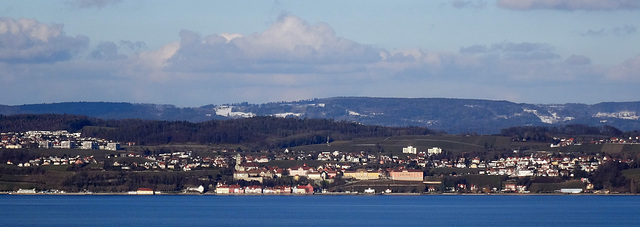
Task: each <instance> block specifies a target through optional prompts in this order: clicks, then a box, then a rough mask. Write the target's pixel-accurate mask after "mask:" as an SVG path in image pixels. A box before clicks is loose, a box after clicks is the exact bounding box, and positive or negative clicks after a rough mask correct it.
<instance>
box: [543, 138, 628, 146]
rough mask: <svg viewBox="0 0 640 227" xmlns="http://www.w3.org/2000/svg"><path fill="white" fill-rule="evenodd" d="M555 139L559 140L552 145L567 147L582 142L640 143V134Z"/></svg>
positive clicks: (578, 144)
mask: <svg viewBox="0 0 640 227" xmlns="http://www.w3.org/2000/svg"><path fill="white" fill-rule="evenodd" d="M553 140H555V141H557V142H554V143H552V144H551V145H550V147H566V146H580V145H582V144H638V143H640V136H636V137H629V138H618V137H611V138H608V139H598V140H589V141H579V140H576V139H575V138H559V137H554V138H553Z"/></svg>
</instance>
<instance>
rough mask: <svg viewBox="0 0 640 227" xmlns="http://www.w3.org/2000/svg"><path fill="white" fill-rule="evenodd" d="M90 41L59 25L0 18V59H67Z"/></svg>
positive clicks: (55, 60)
mask: <svg viewBox="0 0 640 227" xmlns="http://www.w3.org/2000/svg"><path fill="white" fill-rule="evenodd" d="M88 43H89V39H88V38H87V37H85V36H76V37H70V36H66V35H64V33H63V32H62V25H57V24H54V25H46V24H42V23H39V22H38V21H36V20H33V19H19V20H14V19H11V18H0V61H2V62H9V63H46V62H49V63H50V62H57V61H66V60H69V59H70V58H71V57H72V56H73V54H74V53H75V52H77V51H79V50H80V49H82V48H85V47H86V46H87V45H88Z"/></svg>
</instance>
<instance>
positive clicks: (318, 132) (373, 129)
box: [0, 114, 436, 148]
mask: <svg viewBox="0 0 640 227" xmlns="http://www.w3.org/2000/svg"><path fill="white" fill-rule="evenodd" d="M32 130H68V131H72V132H75V131H79V132H82V134H83V136H86V137H97V138H105V139H109V140H115V141H121V142H135V143H137V144H139V145H158V144H171V143H200V144H250V145H253V146H255V147H260V148H283V147H292V146H300V145H308V144H319V143H326V142H327V141H328V140H329V141H332V140H351V139H354V138H364V137H387V136H399V135H426V134H432V133H436V132H435V131H433V130H430V129H428V128H418V127H406V128H397V127H396V128H393V127H382V126H371V125H362V124H358V123H353V122H346V121H334V120H329V119H295V118H276V117H254V118H247V119H233V120H212V121H206V122H201V123H192V122H187V121H151V120H140V119H127V120H102V119H97V118H90V117H86V116H76V115H55V114H44V115H12V116H2V115H0V131H3V132H8V131H14V132H24V131H32Z"/></svg>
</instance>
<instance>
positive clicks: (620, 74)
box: [607, 56, 640, 82]
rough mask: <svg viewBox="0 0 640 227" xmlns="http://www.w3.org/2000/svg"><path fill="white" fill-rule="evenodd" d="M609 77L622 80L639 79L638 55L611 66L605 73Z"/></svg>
mask: <svg viewBox="0 0 640 227" xmlns="http://www.w3.org/2000/svg"><path fill="white" fill-rule="evenodd" d="M607 76H608V77H609V78H610V79H614V80H622V81H633V82H638V81H640V56H637V57H635V58H631V59H628V60H626V61H625V62H623V63H622V64H620V65H618V66H615V67H613V68H611V69H610V70H609V72H608V74H607Z"/></svg>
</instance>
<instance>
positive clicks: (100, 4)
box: [67, 0, 122, 9]
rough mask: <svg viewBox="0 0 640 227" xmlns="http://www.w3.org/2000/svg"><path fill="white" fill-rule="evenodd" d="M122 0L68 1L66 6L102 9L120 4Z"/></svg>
mask: <svg viewBox="0 0 640 227" xmlns="http://www.w3.org/2000/svg"><path fill="white" fill-rule="evenodd" d="M121 2H122V0H69V1H67V4H69V5H71V6H73V7H76V8H80V9H83V8H98V9H101V8H104V7H107V6H109V5H115V4H118V3H121Z"/></svg>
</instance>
